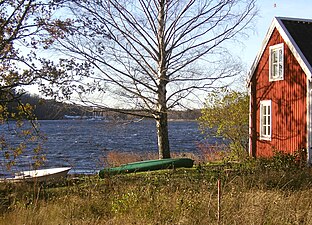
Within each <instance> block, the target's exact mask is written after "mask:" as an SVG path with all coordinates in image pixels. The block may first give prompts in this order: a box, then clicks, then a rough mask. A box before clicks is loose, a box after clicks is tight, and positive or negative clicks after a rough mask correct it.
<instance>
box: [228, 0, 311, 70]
mask: <svg viewBox="0 0 312 225" xmlns="http://www.w3.org/2000/svg"><path fill="white" fill-rule="evenodd" d="M257 6H258V9H259V14H258V17H257V18H256V20H255V21H254V24H255V27H254V31H253V33H250V34H249V35H250V36H249V38H248V39H247V40H246V41H245V43H244V45H245V47H244V48H243V49H242V50H239V49H238V50H237V52H233V53H234V54H238V55H240V57H241V59H242V61H243V63H245V64H246V66H247V70H249V69H250V67H251V65H252V63H253V61H254V59H255V58H256V56H257V54H258V52H259V51H260V48H261V45H262V41H263V40H264V38H265V35H266V33H267V31H268V29H269V27H270V25H271V23H272V20H273V18H274V17H291V18H304V19H312V1H311V0H258V1H257Z"/></svg>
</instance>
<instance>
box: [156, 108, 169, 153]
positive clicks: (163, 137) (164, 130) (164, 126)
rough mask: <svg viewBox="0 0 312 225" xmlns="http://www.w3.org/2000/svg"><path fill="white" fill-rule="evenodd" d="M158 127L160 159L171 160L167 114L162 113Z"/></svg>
mask: <svg viewBox="0 0 312 225" xmlns="http://www.w3.org/2000/svg"><path fill="white" fill-rule="evenodd" d="M156 126H157V138H158V151H159V158H160V159H165V158H170V147H169V135H168V117H167V112H165V113H160V115H159V118H158V119H157V120H156Z"/></svg>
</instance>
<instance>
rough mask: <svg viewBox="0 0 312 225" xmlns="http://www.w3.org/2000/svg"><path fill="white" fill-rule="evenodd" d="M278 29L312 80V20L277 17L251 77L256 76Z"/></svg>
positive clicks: (254, 65)
mask: <svg viewBox="0 0 312 225" xmlns="http://www.w3.org/2000/svg"><path fill="white" fill-rule="evenodd" d="M275 28H276V29H277V30H278V32H279V33H280V35H281V36H282V38H283V39H284V41H285V43H286V44H287V45H288V47H289V49H290V50H291V52H292V53H293V54H294V56H295V58H296V59H297V61H298V62H299V64H300V66H301V68H302V69H303V71H304V72H305V74H306V75H307V77H308V79H311V78H312V20H311V19H298V18H285V17H275V18H274V19H273V21H272V24H271V26H270V28H269V30H268V32H267V34H266V36H265V39H264V41H263V42H262V46H261V49H260V51H259V53H258V54H257V56H256V58H255V60H254V62H253V64H252V66H251V69H250V71H249V77H250V79H251V76H252V75H253V74H254V72H255V69H256V67H257V65H258V63H259V61H260V59H261V56H262V54H263V52H264V50H265V47H266V46H267V44H268V42H269V40H270V37H271V35H272V33H273V30H274V29H275Z"/></svg>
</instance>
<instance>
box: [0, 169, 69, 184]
mask: <svg viewBox="0 0 312 225" xmlns="http://www.w3.org/2000/svg"><path fill="white" fill-rule="evenodd" d="M70 169H71V167H61V168H51V169H41V170H28V171H22V172H18V173H15V176H14V177H10V178H4V179H1V180H0V181H1V182H21V181H32V182H47V181H52V180H54V181H55V180H59V179H61V178H64V177H65V176H66V175H67V173H68V171H69V170H70Z"/></svg>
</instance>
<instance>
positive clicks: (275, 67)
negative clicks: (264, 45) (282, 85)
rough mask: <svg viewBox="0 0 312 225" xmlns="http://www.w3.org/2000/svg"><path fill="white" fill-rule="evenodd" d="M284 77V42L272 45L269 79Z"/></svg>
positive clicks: (281, 78)
mask: <svg viewBox="0 0 312 225" xmlns="http://www.w3.org/2000/svg"><path fill="white" fill-rule="evenodd" d="M283 79H284V44H283V43H281V44H277V45H273V46H270V56H269V80H270V81H277V80H283Z"/></svg>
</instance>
